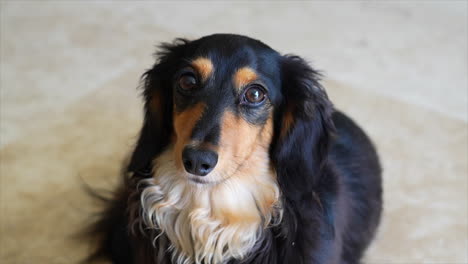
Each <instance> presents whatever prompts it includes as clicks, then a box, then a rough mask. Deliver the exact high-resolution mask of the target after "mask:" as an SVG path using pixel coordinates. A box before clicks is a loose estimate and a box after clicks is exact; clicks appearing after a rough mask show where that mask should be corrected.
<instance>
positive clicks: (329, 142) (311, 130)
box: [90, 34, 382, 264]
mask: <svg viewBox="0 0 468 264" xmlns="http://www.w3.org/2000/svg"><path fill="white" fill-rule="evenodd" d="M320 76H321V74H320V73H319V72H318V71H316V70H314V69H313V68H312V67H311V66H310V65H309V64H308V63H307V62H306V61H305V60H304V59H302V58H301V57H299V56H295V55H281V54H280V53H278V52H277V51H275V50H273V49H272V48H270V47H269V46H267V45H266V44H264V43H262V42H260V41H258V40H255V39H252V38H249V37H245V36H240V35H233V34H214V35H210V36H206V37H202V38H200V39H197V40H193V41H188V40H185V39H177V40H175V41H174V42H172V43H166V44H162V45H161V46H160V50H159V52H157V53H156V63H155V64H154V66H153V67H152V68H151V69H150V70H148V71H147V72H146V73H144V74H143V76H142V88H143V98H144V122H143V126H142V129H141V132H140V136H139V139H138V140H137V143H136V147H135V149H134V151H133V153H132V155H131V157H130V159H129V162H128V166H126V168H125V171H124V177H123V178H124V180H123V182H122V184H121V185H120V187H119V189H118V190H117V191H116V192H115V194H114V195H113V197H112V199H111V200H109V201H108V203H107V209H106V210H105V211H104V212H103V214H102V216H101V218H100V219H99V220H98V221H97V222H96V223H95V224H94V225H93V227H92V228H91V231H90V233H92V234H93V235H94V237H95V238H96V239H98V244H99V247H98V249H97V250H96V252H95V253H94V254H92V255H91V257H90V260H94V259H97V258H100V257H106V258H108V259H110V260H111V261H112V262H113V263H127V264H128V263H139V264H146V263H148V264H149V263H157V264H170V263H174V264H191V263H204V264H224V263H229V264H240V263H244V264H248V263H258V264H280V263H291V264H302V263H349V264H352V263H359V262H360V259H361V258H362V256H363V253H364V251H365V250H366V248H367V247H368V245H369V244H370V242H371V240H372V239H373V237H374V236H375V233H376V230H377V227H378V224H379V221H380V215H381V211H382V183H381V181H382V180H381V166H380V164H379V159H378V155H377V153H376V149H375V148H374V146H373V144H372V142H371V141H370V139H369V138H368V137H367V136H366V134H365V133H364V132H363V130H361V129H360V128H359V127H358V126H357V125H356V124H355V122H353V121H352V120H351V119H350V118H348V117H347V116H346V115H345V114H343V113H342V112H340V111H338V110H335V108H334V107H333V105H332V103H331V102H330V100H329V99H328V96H327V94H326V92H325V90H324V88H323V87H322V86H321V84H320Z"/></svg>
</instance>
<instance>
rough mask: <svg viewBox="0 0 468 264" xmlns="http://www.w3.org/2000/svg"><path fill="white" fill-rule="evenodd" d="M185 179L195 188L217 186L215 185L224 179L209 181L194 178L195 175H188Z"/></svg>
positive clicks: (197, 177) (198, 177)
mask: <svg viewBox="0 0 468 264" xmlns="http://www.w3.org/2000/svg"><path fill="white" fill-rule="evenodd" d="M187 179H188V181H189V182H190V183H192V184H194V185H197V186H201V185H203V186H213V185H217V184H220V183H222V182H224V181H225V180H226V179H221V180H209V179H204V178H201V177H200V176H195V175H191V174H189V175H188V176H187Z"/></svg>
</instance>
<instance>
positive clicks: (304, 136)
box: [271, 56, 335, 264]
mask: <svg viewBox="0 0 468 264" xmlns="http://www.w3.org/2000/svg"><path fill="white" fill-rule="evenodd" d="M281 72H282V75H281V78H282V97H283V98H282V101H281V104H280V105H279V107H277V108H276V110H275V137H274V141H273V144H272V148H271V157H272V162H273V164H274V166H275V168H276V172H277V177H278V184H279V186H280V188H281V191H282V196H283V203H284V210H285V211H284V217H283V223H282V226H281V230H280V231H279V232H280V233H281V234H283V237H284V240H283V241H282V242H280V243H281V244H282V246H281V248H282V250H283V251H284V252H283V253H282V256H284V257H285V258H289V259H290V260H291V259H292V260H294V261H293V262H294V263H299V264H300V263H316V262H317V261H318V259H316V257H315V256H304V250H305V249H311V248H314V247H316V246H317V245H313V243H314V242H313V241H310V240H309V239H310V238H313V237H316V235H315V234H314V232H317V230H318V225H321V224H322V220H321V218H320V217H319V215H320V214H322V213H323V210H321V208H319V207H316V210H311V208H312V206H313V204H314V203H315V204H316V202H315V201H316V199H317V194H316V193H314V190H315V189H317V185H320V184H321V182H323V178H324V174H326V172H324V171H325V168H326V167H327V166H326V165H327V158H328V157H327V156H328V149H329V146H330V141H331V137H332V135H333V133H334V130H335V128H334V124H333V121H332V113H333V106H332V104H331V102H330V101H329V100H328V96H327V94H326V92H325V90H324V89H323V87H322V86H321V85H320V83H319V77H320V74H319V73H318V72H317V71H315V70H314V69H312V68H311V67H310V66H309V65H308V64H307V63H306V62H305V61H304V60H303V59H302V58H300V57H298V56H283V57H282V64H281ZM320 206H322V205H320ZM324 206H325V205H324ZM317 247H318V246H317ZM306 255H307V254H306ZM291 263H292V262H291Z"/></svg>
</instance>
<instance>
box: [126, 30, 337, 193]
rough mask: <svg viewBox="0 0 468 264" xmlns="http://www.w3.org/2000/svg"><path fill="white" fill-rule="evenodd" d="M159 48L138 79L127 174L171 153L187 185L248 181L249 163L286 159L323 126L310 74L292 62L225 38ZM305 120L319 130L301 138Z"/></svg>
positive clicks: (320, 96)
mask: <svg viewBox="0 0 468 264" xmlns="http://www.w3.org/2000/svg"><path fill="white" fill-rule="evenodd" d="M162 48H163V51H162V52H160V53H158V54H157V55H158V56H159V61H158V62H157V63H156V64H155V66H154V67H153V68H152V69H151V70H149V71H148V72H147V73H146V75H145V91H144V94H145V99H146V117H145V122H146V123H145V126H144V127H143V131H142V135H141V137H140V140H139V142H138V145H137V148H136V150H135V153H134V155H133V157H132V161H131V164H130V168H132V167H136V169H138V167H142V166H144V165H147V164H148V162H150V160H151V159H154V158H155V157H156V156H157V155H158V154H159V153H160V152H161V151H162V150H164V149H166V148H168V147H172V148H173V159H174V161H175V164H176V167H177V170H178V171H179V172H180V174H181V175H184V177H186V179H187V180H188V181H191V182H193V183H197V184H216V183H220V182H223V181H224V180H226V179H228V178H230V177H233V176H234V175H235V174H236V173H238V172H239V169H240V168H243V171H244V172H245V173H251V172H253V171H255V169H256V168H255V167H256V165H255V163H258V164H263V165H264V164H269V163H270V161H271V157H270V155H269V153H271V151H272V149H273V148H276V150H274V152H275V153H277V154H280V155H281V153H283V154H284V155H286V154H288V153H289V152H290V151H292V150H293V148H294V146H293V145H294V144H297V143H294V142H295V141H297V140H298V138H297V137H307V136H308V137H310V139H312V140H316V139H317V138H318V137H320V136H321V134H322V132H323V129H322V128H321V127H320V126H322V127H326V126H327V124H328V123H329V122H328V120H327V119H328V118H329V117H328V116H329V113H328V112H331V111H330V110H329V109H331V106H330V105H329V102H328V100H327V97H326V94H325V93H324V91H323V89H322V88H321V87H320V85H319V84H318V81H317V73H316V72H315V71H314V70H312V69H311V68H310V67H309V66H308V65H307V64H306V63H305V62H304V61H303V60H302V59H300V58H299V57H294V56H281V55H280V54H279V53H278V52H276V51H274V50H273V49H271V48H270V47H268V46H267V45H265V44H263V43H262V42H260V41H257V40H254V39H251V38H248V37H243V36H238V35H228V34H217V35H211V36H207V37H204V38H201V39H198V40H195V41H192V42H188V41H184V40H183V41H179V42H178V43H177V42H176V43H174V44H166V45H164V46H163V47H162ZM311 119H316V120H317V124H315V125H317V126H319V127H317V129H316V131H312V132H313V133H315V134H314V135H305V134H304V133H303V131H302V132H301V129H302V128H301V127H302V126H301V122H302V121H307V120H311ZM319 122H320V124H319ZM293 127H298V129H297V130H299V132H297V133H300V134H297V133H294V131H293ZM302 130H303V129H302ZM289 135H294V138H296V140H290V139H289V138H292V137H290V136H289ZM280 145H281V146H290V148H289V149H286V148H284V147H283V148H282V149H278V148H279V147H278V146H280ZM318 149H320V148H318ZM285 151H286V152H285ZM284 152H285V153H284ZM247 160H249V161H250V162H249V163H248V164H247V163H246V161H247ZM260 167H261V166H259V168H260Z"/></svg>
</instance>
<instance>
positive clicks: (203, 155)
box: [182, 147, 218, 176]
mask: <svg viewBox="0 0 468 264" xmlns="http://www.w3.org/2000/svg"><path fill="white" fill-rule="evenodd" d="M182 162H183V163H184V167H185V170H186V171H187V172H188V173H191V174H195V175H198V176H205V175H207V174H208V173H210V172H211V171H212V170H213V169H214V167H215V166H216V163H218V154H216V152H213V151H211V150H206V149H196V148H193V147H185V148H184V151H182Z"/></svg>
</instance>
